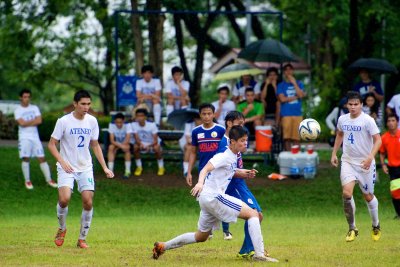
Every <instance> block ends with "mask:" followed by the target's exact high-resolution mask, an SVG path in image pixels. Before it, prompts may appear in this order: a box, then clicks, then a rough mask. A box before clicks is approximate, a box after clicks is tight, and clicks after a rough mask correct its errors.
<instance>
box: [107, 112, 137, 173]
mask: <svg viewBox="0 0 400 267" xmlns="http://www.w3.org/2000/svg"><path fill="white" fill-rule="evenodd" d="M108 133H109V138H110V145H109V146H108V154H107V159H108V164H107V165H108V168H109V169H110V170H111V171H112V172H114V160H115V155H116V154H117V151H118V150H122V151H123V152H124V159H125V173H124V176H123V178H124V179H128V178H129V176H130V175H131V149H130V145H129V142H130V135H131V130H130V125H129V124H127V123H125V116H124V114H122V113H117V114H116V115H115V118H114V123H110V124H109V126H108Z"/></svg>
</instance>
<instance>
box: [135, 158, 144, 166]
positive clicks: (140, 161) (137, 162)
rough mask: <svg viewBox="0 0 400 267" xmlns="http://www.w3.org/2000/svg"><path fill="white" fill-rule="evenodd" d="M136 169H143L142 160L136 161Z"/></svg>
mask: <svg viewBox="0 0 400 267" xmlns="http://www.w3.org/2000/svg"><path fill="white" fill-rule="evenodd" d="M135 163H136V167H142V160H141V159H135Z"/></svg>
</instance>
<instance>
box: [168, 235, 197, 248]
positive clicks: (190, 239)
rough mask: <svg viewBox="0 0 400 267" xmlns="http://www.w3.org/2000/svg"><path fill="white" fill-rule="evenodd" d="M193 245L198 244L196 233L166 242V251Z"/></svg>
mask: <svg viewBox="0 0 400 267" xmlns="http://www.w3.org/2000/svg"><path fill="white" fill-rule="evenodd" d="M193 243H196V238H195V233H186V234H182V235H180V236H177V237H175V238H174V239H171V240H169V241H167V242H165V249H166V250H168V249H174V248H180V247H182V246H184V245H189V244H193Z"/></svg>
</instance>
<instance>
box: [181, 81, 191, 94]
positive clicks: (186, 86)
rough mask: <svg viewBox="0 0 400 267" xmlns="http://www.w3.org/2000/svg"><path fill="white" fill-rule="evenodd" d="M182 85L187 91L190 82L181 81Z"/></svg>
mask: <svg viewBox="0 0 400 267" xmlns="http://www.w3.org/2000/svg"><path fill="white" fill-rule="evenodd" d="M182 87H183V89H185V91H186V92H189V87H190V83H189V82H188V81H182Z"/></svg>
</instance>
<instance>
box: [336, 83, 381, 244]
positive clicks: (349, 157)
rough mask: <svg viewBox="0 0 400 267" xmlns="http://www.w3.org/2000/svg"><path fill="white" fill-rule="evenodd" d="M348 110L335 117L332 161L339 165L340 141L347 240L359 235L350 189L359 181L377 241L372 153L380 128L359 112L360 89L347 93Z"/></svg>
mask: <svg viewBox="0 0 400 267" xmlns="http://www.w3.org/2000/svg"><path fill="white" fill-rule="evenodd" d="M347 108H348V109H349V113H348V114H345V115H342V116H340V117H339V119H338V123H337V133H336V140H335V145H334V147H333V151H332V157H331V163H332V165H333V166H335V167H337V166H338V165H339V162H338V158H337V156H336V153H337V151H338V149H339V148H340V146H341V144H342V143H343V154H342V158H341V170H340V180H341V182H342V197H343V209H344V214H345V216H346V219H347V222H348V224H349V231H348V233H347V235H346V241H347V242H350V241H353V240H354V239H355V238H356V237H357V235H358V229H357V227H356V223H355V211H356V206H355V202H354V198H353V190H354V186H355V184H356V183H358V185H359V187H360V189H361V192H362V194H363V196H364V199H365V201H366V203H367V206H368V211H369V214H370V216H371V219H372V239H373V240H375V241H378V240H379V239H380V237H381V229H380V224H379V218H378V199H377V198H376V197H375V196H374V185H375V179H376V168H375V155H376V153H377V152H378V150H379V148H380V146H381V143H382V141H381V136H380V134H379V129H378V127H377V126H376V123H375V121H374V119H373V118H371V117H370V116H369V115H367V114H365V113H364V112H362V97H361V95H360V93H358V92H354V91H350V92H348V93H347Z"/></svg>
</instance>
